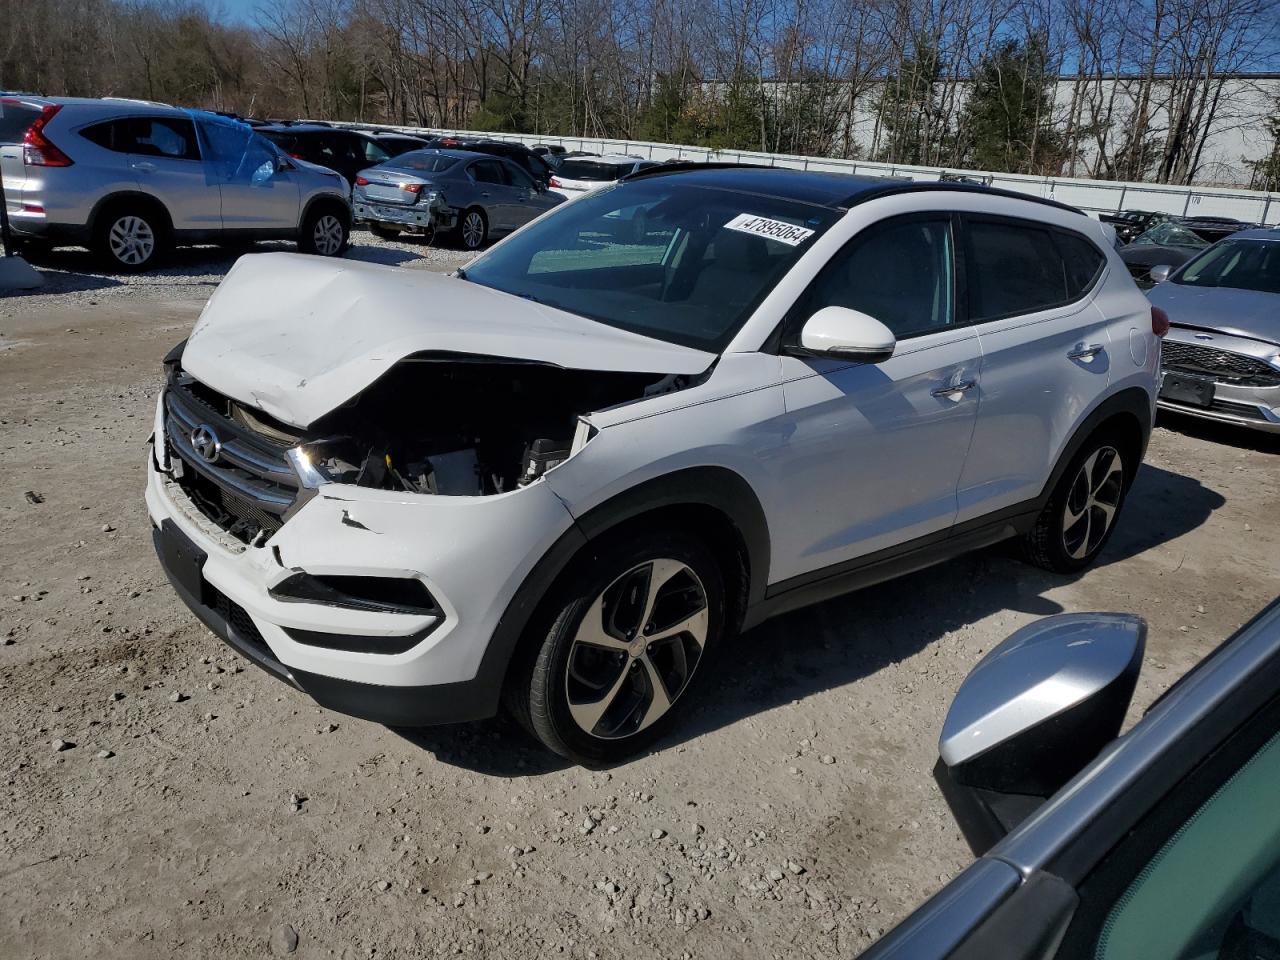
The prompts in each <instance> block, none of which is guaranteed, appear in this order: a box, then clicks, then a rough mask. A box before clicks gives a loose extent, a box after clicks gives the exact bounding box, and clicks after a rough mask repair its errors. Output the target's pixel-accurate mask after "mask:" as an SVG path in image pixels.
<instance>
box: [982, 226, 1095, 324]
mask: <svg viewBox="0 0 1280 960" xmlns="http://www.w3.org/2000/svg"><path fill="white" fill-rule="evenodd" d="M967 233H968V244H969V249H968V257H967V258H966V269H967V274H968V281H969V313H970V316H971V317H972V319H973V320H974V321H975V322H978V323H981V322H983V321H986V320H998V319H1000V318H1002V317H1013V316H1018V315H1019V314H1025V313H1035V312H1037V311H1039V310H1047V309H1049V308H1051V307H1055V306H1059V305H1061V304H1064V303H1066V302H1067V301H1068V300H1071V299H1074V298H1073V297H1071V296H1069V295H1068V292H1067V276H1066V270H1067V268H1066V264H1064V263H1063V259H1062V254H1060V253H1059V252H1058V247H1057V246H1056V245H1055V244H1054V242H1053V236H1052V234H1050V232H1049V231H1048V230H1047V229H1045V228H1044V227H1041V226H1039V225H1035V224H1031V223H1026V224H1023V223H1016V222H1011V221H1005V220H998V221H997V220H977V219H972V218H970V219H969V220H968V229H967Z"/></svg>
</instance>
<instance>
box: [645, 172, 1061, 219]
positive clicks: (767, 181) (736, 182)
mask: <svg viewBox="0 0 1280 960" xmlns="http://www.w3.org/2000/svg"><path fill="white" fill-rule="evenodd" d="M675 174H679V175H680V179H681V180H682V181H683V182H688V183H693V184H701V185H704V186H708V187H721V188H725V189H730V190H742V191H745V192H747V193H758V194H765V195H768V196H774V197H783V198H785V199H788V200H797V201H799V202H801V203H812V204H816V205H818V206H824V207H832V208H835V209H846V208H848V207H851V206H853V205H855V204H858V203H863V202H864V201H867V200H872V199H874V198H876V197H882V196H887V195H890V194H895V193H924V192H939V193H981V194H984V195H986V196H996V197H1010V198H1012V199H1014V200H1026V201H1029V202H1031V203H1040V204H1044V205H1046V206H1050V207H1056V208H1058V209H1059V210H1069V211H1071V212H1072V213H1080V211H1079V210H1078V209H1076V208H1075V207H1071V206H1067V204H1065V203H1058V202H1057V201H1056V200H1045V199H1042V198H1040V197H1032V196H1029V195H1027V194H1025V193H1015V192H1013V191H1012V190H1001V189H999V188H998V187H988V186H983V185H981V184H975V183H963V182H957V181H932V180H907V179H905V178H902V177H868V176H863V175H862V174H853V173H819V172H816V171H810V170H793V169H791V168H789V167H765V166H758V165H751V164H739V163H699V162H678V163H665V164H661V165H659V166H656V167H649V168H648V169H645V170H641V171H639V172H637V173H633V174H631V175H630V176H628V177H626V178H624V179H626V180H641V179H645V180H647V179H652V178H653V177H662V176H672V175H675Z"/></svg>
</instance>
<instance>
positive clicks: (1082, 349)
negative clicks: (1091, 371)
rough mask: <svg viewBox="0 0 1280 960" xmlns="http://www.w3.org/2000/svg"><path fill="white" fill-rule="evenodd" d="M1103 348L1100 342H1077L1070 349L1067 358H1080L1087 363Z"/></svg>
mask: <svg viewBox="0 0 1280 960" xmlns="http://www.w3.org/2000/svg"><path fill="white" fill-rule="evenodd" d="M1104 349H1105V348H1104V347H1103V345H1102V344H1100V343H1090V344H1084V343H1077V344H1076V345H1075V347H1074V348H1073V349H1072V350H1071V352H1070V353H1068V354H1067V359H1068V360H1082V361H1083V362H1085V363H1089V362H1090V361H1091V360H1093V358H1094V357H1096V356H1097V355H1098V354H1100V353H1101V352H1102V351H1103V350H1104Z"/></svg>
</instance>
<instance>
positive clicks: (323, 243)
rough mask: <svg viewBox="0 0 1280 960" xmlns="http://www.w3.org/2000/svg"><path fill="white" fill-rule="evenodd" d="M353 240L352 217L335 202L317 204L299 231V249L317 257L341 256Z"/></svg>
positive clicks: (308, 212)
mask: <svg viewBox="0 0 1280 960" xmlns="http://www.w3.org/2000/svg"><path fill="white" fill-rule="evenodd" d="M350 240H351V219H350V218H349V217H347V216H345V215H344V214H343V213H342V211H340V210H339V209H338V207H337V206H336V205H335V204H328V203H321V204H316V205H315V206H313V207H312V208H311V209H310V210H308V211H307V215H306V217H305V218H304V219H303V221H302V227H301V228H300V229H299V231H298V249H299V250H301V251H302V252H303V253H310V254H313V255H315V256H317V257H339V256H342V254H343V253H344V252H345V251H346V249H347V245H348V243H349V242H350Z"/></svg>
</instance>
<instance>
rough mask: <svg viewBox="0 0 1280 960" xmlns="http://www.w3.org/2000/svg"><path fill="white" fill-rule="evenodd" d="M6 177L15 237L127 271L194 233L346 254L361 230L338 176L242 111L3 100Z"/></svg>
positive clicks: (207, 238)
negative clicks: (286, 149) (258, 128)
mask: <svg viewBox="0 0 1280 960" xmlns="http://www.w3.org/2000/svg"><path fill="white" fill-rule="evenodd" d="M0 177H3V184H4V193H5V206H6V211H7V213H8V218H9V223H10V225H11V228H12V230H13V234H14V236H15V238H16V239H18V240H19V241H25V242H28V243H43V244H50V245H57V244H76V245H82V246H87V247H89V248H90V249H92V250H94V251H96V252H97V253H98V254H99V255H100V256H101V257H102V259H103V260H104V261H106V262H107V263H108V264H109V265H110V266H112V267H114V268H115V269H118V270H122V271H140V270H146V269H148V268H150V267H151V266H153V265H154V264H155V263H156V262H157V261H158V260H159V259H160V258H162V257H163V256H164V254H165V252H166V251H168V250H169V249H171V248H172V247H174V246H178V245H182V244H193V243H210V242H219V243H221V242H235V241H252V240H265V239H289V240H295V241H296V242H297V244H298V247H299V249H301V250H303V251H305V252H307V253H314V254H320V255H322V256H337V255H338V254H340V253H342V252H343V251H344V250H345V249H346V246H347V242H348V235H349V232H350V229H351V206H350V202H349V199H348V190H347V185H346V182H345V181H344V180H343V179H342V177H341V176H339V175H338V174H336V173H334V172H333V171H331V170H329V169H326V168H324V167H322V166H317V165H314V164H311V163H309V162H307V161H306V160H305V159H300V158H290V157H288V156H285V155H284V154H283V153H282V152H281V151H280V150H279V149H278V148H277V147H276V146H275V145H274V144H273V143H271V142H270V141H269V140H267V139H265V138H264V137H263V136H261V135H260V134H258V133H256V132H255V131H254V130H253V129H252V128H251V127H249V126H247V125H246V124H243V123H241V122H239V121H236V120H232V119H229V118H226V117H222V116H219V115H217V114H213V113H206V112H202V111H197V110H185V109H179V108H177V107H170V106H166V105H164V104H155V103H148V102H145V101H138V100H118V99H102V100H93V99H79V98H73V97H54V98H48V97H26V96H17V97H13V96H9V97H4V98H2V99H0Z"/></svg>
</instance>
